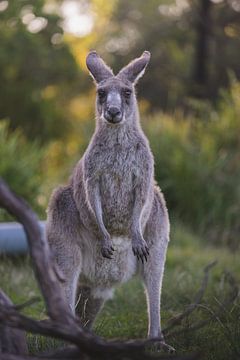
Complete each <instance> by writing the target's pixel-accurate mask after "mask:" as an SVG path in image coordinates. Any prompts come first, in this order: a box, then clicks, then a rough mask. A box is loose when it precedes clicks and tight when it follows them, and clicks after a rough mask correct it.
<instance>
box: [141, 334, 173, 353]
mask: <svg viewBox="0 0 240 360" xmlns="http://www.w3.org/2000/svg"><path fill="white" fill-rule="evenodd" d="M146 350H147V352H149V353H151V354H155V353H159V352H164V353H168V354H174V353H175V352H176V350H175V349H174V347H172V346H170V345H168V344H167V343H166V342H165V340H164V339H163V338H162V337H161V338H159V339H157V338H155V339H152V342H150V343H149V345H148V346H147V349H146Z"/></svg>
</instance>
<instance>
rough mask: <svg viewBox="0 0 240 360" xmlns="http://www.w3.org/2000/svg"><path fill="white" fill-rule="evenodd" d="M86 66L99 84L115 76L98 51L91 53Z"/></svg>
mask: <svg viewBox="0 0 240 360" xmlns="http://www.w3.org/2000/svg"><path fill="white" fill-rule="evenodd" d="M86 64H87V68H88V70H89V71H90V74H91V75H92V77H93V79H94V80H95V81H96V83H97V84H98V83H100V82H101V81H103V80H106V79H108V78H110V77H112V76H114V75H113V72H112V70H111V69H110V67H108V66H107V65H106V64H105V62H104V61H103V59H101V58H100V56H99V55H98V54H97V53H96V51H90V53H89V54H88V56H87V59H86Z"/></svg>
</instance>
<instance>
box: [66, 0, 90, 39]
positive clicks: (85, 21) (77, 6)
mask: <svg viewBox="0 0 240 360" xmlns="http://www.w3.org/2000/svg"><path fill="white" fill-rule="evenodd" d="M61 12H62V16H63V18H64V20H63V22H62V26H63V29H64V31H66V32H69V33H72V34H73V35H76V36H79V37H81V36H86V35H88V34H89V33H90V32H91V31H92V28H93V24H94V16H93V13H92V12H91V11H90V9H89V6H87V4H86V3H85V2H84V1H76V0H65V1H63V3H62V5H61Z"/></svg>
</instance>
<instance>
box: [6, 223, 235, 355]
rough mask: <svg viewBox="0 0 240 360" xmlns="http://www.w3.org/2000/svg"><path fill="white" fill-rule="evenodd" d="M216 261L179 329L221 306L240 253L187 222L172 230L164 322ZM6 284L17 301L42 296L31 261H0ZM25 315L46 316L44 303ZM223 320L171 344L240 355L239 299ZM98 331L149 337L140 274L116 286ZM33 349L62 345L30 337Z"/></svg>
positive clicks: (208, 352) (190, 295)
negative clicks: (209, 240)
mask: <svg viewBox="0 0 240 360" xmlns="http://www.w3.org/2000/svg"><path fill="white" fill-rule="evenodd" d="M214 260H217V261H218V262H217V265H216V266H215V267H214V268H213V269H212V271H211V273H210V278H209V283H208V287H207V290H206V292H205V294H204V297H203V299H202V301H201V305H200V306H199V307H198V309H197V310H195V311H194V312H193V313H192V314H191V315H190V316H189V317H188V318H186V319H184V320H183V322H182V324H180V326H178V327H176V328H175V330H178V329H182V328H187V327H189V326H190V325H192V324H195V323H198V322H199V321H201V320H204V319H209V318H210V316H211V315H212V314H213V313H217V312H218V311H219V309H220V308H221V304H222V303H223V301H224V299H225V298H226V296H227V295H228V294H229V291H230V288H229V284H228V281H227V275H226V271H229V272H231V273H232V274H233V275H234V277H235V278H236V280H237V281H239V280H240V262H239V253H237V252H235V253H232V252H230V251H228V250H227V249H226V248H213V247H211V246H206V242H205V241H204V242H202V240H201V239H199V238H198V237H196V236H194V235H193V234H191V233H190V232H188V231H187V230H186V229H185V228H184V227H183V226H181V225H179V224H178V225H175V226H174V227H173V229H172V240H171V242H170V246H169V251H168V256H167V263H166V271H165V276H164V283H163V292H162V311H161V315H162V325H163V327H164V326H166V325H167V322H168V321H169V319H170V318H172V317H173V316H176V315H177V314H179V313H181V312H183V311H184V310H185V309H186V307H187V305H189V304H191V303H192V302H193V300H194V296H195V294H196V292H197V291H198V290H199V288H200V286H201V281H202V277H203V269H204V267H205V266H206V265H207V264H209V263H210V262H212V261H214ZM0 279H1V287H2V288H3V290H4V291H5V292H6V293H7V294H8V295H9V296H10V298H11V299H12V301H13V302H14V303H15V304H17V303H22V302H24V301H26V300H27V299H29V298H31V297H33V296H36V295H39V290H38V288H37V285H36V282H35V280H34V276H33V273H32V270H31V267H30V263H29V259H27V258H22V259H9V258H5V259H3V258H1V259H0ZM25 313H26V314H28V315H30V316H33V317H35V318H44V317H45V309H44V305H43V302H41V301H40V302H38V303H35V304H33V305H32V306H31V307H29V308H27V309H26V310H25ZM222 313H223V315H222V316H221V317H220V318H215V319H214V320H211V321H210V322H209V323H208V324H207V325H206V326H205V327H203V328H201V329H199V330H196V331H194V332H192V331H191V332H185V333H182V334H180V335H176V336H172V337H171V338H170V339H169V340H168V342H169V343H170V345H172V346H174V347H175V348H176V349H177V351H178V353H180V354H181V353H189V352H196V351H197V352H199V351H200V352H201V353H202V358H203V359H208V360H221V359H222V360H225V359H229V360H231V359H238V358H240V342H239V339H240V321H239V320H240V304H239V300H235V302H234V304H232V305H231V306H230V307H229V308H227V309H222ZM95 332H96V333H97V334H98V335H101V336H103V337H105V338H111V339H112V338H115V339H116V338H117V339H130V338H144V337H146V333H147V312H146V301H145V295H144V290H143V287H142V285H141V283H140V281H139V280H138V279H137V278H134V279H133V280H131V281H130V282H128V283H127V284H124V285H123V286H121V287H119V288H117V289H116V293H115V297H114V299H113V300H110V301H108V302H107V303H106V305H105V307H104V309H103V311H102V312H101V314H100V315H99V317H98V319H97V321H96V324H95ZM29 346H30V349H31V350H32V351H33V352H35V351H41V350H46V349H49V348H51V347H53V346H54V347H55V346H57V342H56V341H54V340H52V341H51V340H49V339H48V341H46V340H45V339H44V338H43V337H39V336H33V335H31V336H30V335H29Z"/></svg>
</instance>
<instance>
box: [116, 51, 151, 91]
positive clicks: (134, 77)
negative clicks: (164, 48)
mask: <svg viewBox="0 0 240 360" xmlns="http://www.w3.org/2000/svg"><path fill="white" fill-rule="evenodd" d="M150 57H151V54H150V52H149V51H144V53H143V54H142V55H141V56H140V57H139V58H137V59H135V60H133V61H131V62H130V63H129V64H128V65H127V66H125V67H124V68H123V69H122V70H121V71H120V72H119V73H118V75H117V76H118V77H119V78H122V79H127V80H129V81H130V82H132V83H133V84H136V82H137V81H138V79H139V78H140V77H141V76H143V74H144V71H145V69H146V67H147V64H148V63H149V60H150Z"/></svg>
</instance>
